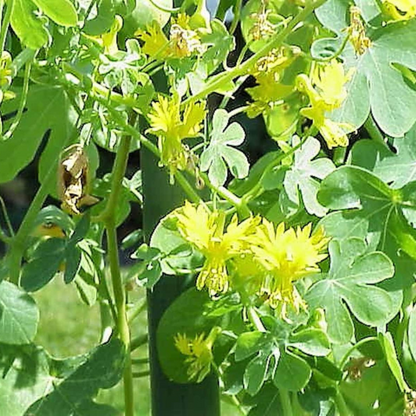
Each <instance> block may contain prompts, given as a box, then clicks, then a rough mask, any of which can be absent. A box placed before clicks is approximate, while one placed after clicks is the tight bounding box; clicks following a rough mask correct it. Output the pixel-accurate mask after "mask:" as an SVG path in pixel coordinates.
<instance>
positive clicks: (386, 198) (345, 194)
mask: <svg viewBox="0 0 416 416" xmlns="http://www.w3.org/2000/svg"><path fill="white" fill-rule="evenodd" d="M397 198H398V192H397V191H395V190H393V189H391V188H389V187H388V186H387V185H386V184H385V183H384V182H382V181H381V180H380V179H379V178H377V176H375V175H373V174H372V173H371V172H369V171H367V170H365V169H362V168H358V167H355V166H342V167H340V168H338V169H337V170H335V171H334V172H332V173H331V174H329V175H328V176H327V177H326V178H325V179H324V180H323V181H322V183H321V188H320V190H319V193H318V200H319V202H320V203H321V204H323V205H324V206H326V207H327V208H331V209H343V210H345V209H350V210H351V209H355V210H354V211H353V212H352V214H351V215H350V216H349V217H348V218H349V220H351V221H353V222H354V227H351V228H350V230H349V232H348V233H347V234H346V235H345V238H348V237H350V236H353V235H355V233H357V227H358V228H360V230H361V231H363V230H366V236H367V239H368V240H369V241H370V242H372V243H373V242H374V241H375V244H379V245H378V246H379V248H381V249H382V250H383V249H384V246H385V244H386V239H387V238H388V233H387V229H388V226H389V221H390V219H391V216H392V214H393V213H394V212H395V209H399V208H398V207H397V202H396V201H397ZM356 217H357V218H356Z"/></svg>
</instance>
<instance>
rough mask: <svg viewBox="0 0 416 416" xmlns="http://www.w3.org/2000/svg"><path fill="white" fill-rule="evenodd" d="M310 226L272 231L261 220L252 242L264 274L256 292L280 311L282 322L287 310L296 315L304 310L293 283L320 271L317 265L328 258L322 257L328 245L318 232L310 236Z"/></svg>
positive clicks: (281, 228) (270, 224)
mask: <svg viewBox="0 0 416 416" xmlns="http://www.w3.org/2000/svg"><path fill="white" fill-rule="evenodd" d="M310 234H311V224H308V225H307V226H305V227H304V228H303V229H301V228H300V227H298V228H297V229H296V231H295V230H294V229H292V228H288V229H287V230H285V225H284V224H283V223H281V224H279V225H278V226H277V228H276V229H275V227H274V225H273V223H271V222H269V221H267V220H266V219H263V222H262V224H261V226H259V227H258V228H257V232H256V234H255V235H254V237H253V239H252V241H253V243H254V244H253V246H252V251H253V253H254V255H255V257H256V259H257V261H258V262H259V263H260V264H261V265H262V267H263V268H264V269H265V270H266V273H265V277H264V278H263V280H262V282H261V286H260V288H259V295H260V296H265V297H266V299H267V301H268V303H269V304H270V306H271V307H272V308H279V311H280V314H281V316H282V317H283V318H285V317H286V311H287V307H288V306H291V307H292V308H293V309H294V310H295V311H296V312H298V311H299V309H300V308H301V307H304V303H303V300H302V298H301V296H300V295H299V293H298V291H297V290H296V287H295V286H294V285H293V282H294V281H296V280H298V279H300V278H302V277H304V276H306V275H308V274H310V273H314V272H318V271H319V267H318V263H319V262H321V261H322V260H323V259H325V258H326V257H327V254H325V253H322V252H323V251H324V250H325V249H326V247H327V244H328V239H327V238H325V236H324V235H323V233H322V231H321V229H320V230H319V231H318V232H317V233H315V234H314V235H313V236H311V235H310Z"/></svg>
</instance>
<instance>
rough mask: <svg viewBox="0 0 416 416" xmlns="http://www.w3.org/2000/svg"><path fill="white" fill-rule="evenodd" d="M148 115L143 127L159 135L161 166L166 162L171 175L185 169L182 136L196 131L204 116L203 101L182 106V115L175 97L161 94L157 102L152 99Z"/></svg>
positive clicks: (185, 151)
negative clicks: (145, 124)
mask: <svg viewBox="0 0 416 416" xmlns="http://www.w3.org/2000/svg"><path fill="white" fill-rule="evenodd" d="M148 117H149V121H150V126H151V127H150V129H148V130H147V131H148V132H149V133H152V134H154V135H156V136H157V137H158V139H159V141H158V146H159V150H160V152H161V158H160V162H161V164H162V166H167V167H168V168H169V171H170V174H171V175H173V174H174V173H175V172H176V171H177V170H184V169H186V166H187V159H188V157H187V150H186V148H185V147H184V145H183V144H182V140H183V139H185V138H192V137H196V136H197V135H198V133H199V131H200V130H201V127H202V124H201V123H202V120H203V119H204V117H205V106H204V104H203V103H196V104H192V105H188V106H186V107H185V109H184V111H183V116H182V115H181V109H180V102H179V99H178V97H176V96H174V97H172V98H167V97H163V96H162V95H161V96H159V99H158V101H157V102H153V103H152V110H151V111H150V113H149V115H148Z"/></svg>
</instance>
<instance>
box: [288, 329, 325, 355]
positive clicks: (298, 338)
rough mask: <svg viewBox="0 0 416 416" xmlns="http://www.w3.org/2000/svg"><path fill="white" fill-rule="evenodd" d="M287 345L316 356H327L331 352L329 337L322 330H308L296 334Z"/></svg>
mask: <svg viewBox="0 0 416 416" xmlns="http://www.w3.org/2000/svg"><path fill="white" fill-rule="evenodd" d="M287 345H289V346H292V347H295V348H297V349H298V350H300V351H302V352H304V353H305V354H309V355H315V356H325V355H328V354H329V353H330V352H331V349H330V345H329V341H328V337H327V336H326V334H325V333H324V332H323V331H321V330H320V329H310V328H308V329H303V330H302V331H299V332H295V333H294V334H292V335H291V337H290V340H289V343H288V344H287Z"/></svg>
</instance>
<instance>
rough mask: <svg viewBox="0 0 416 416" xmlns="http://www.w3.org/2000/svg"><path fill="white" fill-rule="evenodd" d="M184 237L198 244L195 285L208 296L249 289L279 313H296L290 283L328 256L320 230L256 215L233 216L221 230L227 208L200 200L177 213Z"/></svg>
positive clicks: (299, 301) (297, 298)
mask: <svg viewBox="0 0 416 416" xmlns="http://www.w3.org/2000/svg"><path fill="white" fill-rule="evenodd" d="M175 216H176V218H177V228H178V230H179V232H180V233H181V235H182V237H183V238H184V239H185V240H186V241H188V242H189V243H190V244H191V245H193V246H194V247H195V248H197V249H198V250H199V251H200V252H201V253H202V254H203V255H204V256H205V263H204V265H203V268H202V271H201V272H200V274H199V276H198V279H197V288H198V289H202V288H204V287H207V288H208V291H209V293H210V295H211V296H214V295H218V294H222V293H225V292H226V291H227V290H228V289H229V288H230V286H232V285H233V284H234V289H236V290H239V288H244V290H245V291H246V292H247V291H250V292H251V291H252V289H253V291H254V292H255V293H257V295H258V296H259V297H260V298H261V299H263V300H265V301H266V302H267V303H268V304H269V305H270V306H271V307H272V308H274V309H278V310H279V312H280V315H281V316H282V317H283V318H284V317H285V316H286V312H287V308H288V306H291V307H292V308H293V309H294V310H295V311H296V312H298V311H299V309H300V308H301V307H302V306H303V301H302V299H301V297H300V295H299V293H298V292H297V290H296V287H295V286H294V284H293V282H295V281H296V280H299V279H300V278H302V277H304V276H306V275H308V274H311V273H314V272H317V271H319V268H318V263H319V262H320V261H322V260H323V259H324V258H326V256H327V255H326V254H324V253H323V252H324V250H325V249H326V247H327V244H328V239H327V238H325V236H324V235H323V234H322V232H321V231H319V230H318V232H316V233H315V234H314V235H312V236H311V225H310V224H309V225H307V226H305V227H304V228H303V229H301V228H298V229H297V230H294V229H292V228H288V229H285V225H284V224H283V223H282V224H279V225H278V226H277V228H276V229H275V226H274V224H273V223H271V222H269V221H267V220H266V219H263V220H261V219H260V218H259V217H250V218H248V219H246V220H244V221H242V222H241V223H238V219H237V217H236V216H234V217H233V218H232V220H231V222H230V224H229V225H228V227H226V230H225V213H224V212H222V211H217V210H216V211H214V212H210V211H208V209H207V208H206V207H204V206H203V205H199V206H196V207H195V206H194V205H191V204H190V203H188V202H187V203H185V206H184V207H182V208H180V209H179V210H178V211H177V212H176V214H175Z"/></svg>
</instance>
